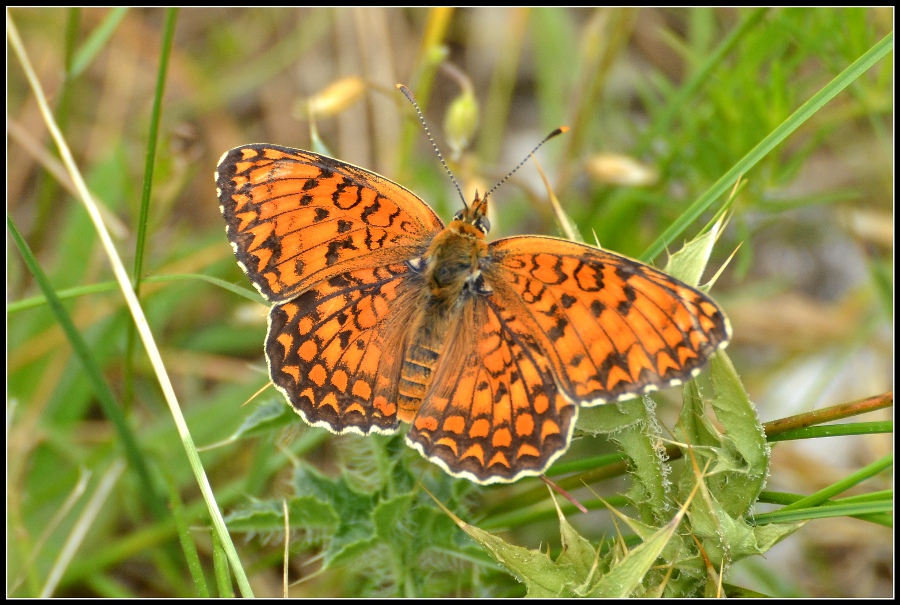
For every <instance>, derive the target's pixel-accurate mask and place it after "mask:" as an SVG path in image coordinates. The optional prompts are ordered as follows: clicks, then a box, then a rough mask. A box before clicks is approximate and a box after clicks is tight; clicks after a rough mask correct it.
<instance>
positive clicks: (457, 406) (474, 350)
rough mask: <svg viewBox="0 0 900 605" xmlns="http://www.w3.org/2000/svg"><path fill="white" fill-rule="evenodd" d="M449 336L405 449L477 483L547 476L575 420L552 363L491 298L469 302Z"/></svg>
mask: <svg viewBox="0 0 900 605" xmlns="http://www.w3.org/2000/svg"><path fill="white" fill-rule="evenodd" d="M448 333H449V339H448V340H447V341H446V342H445V344H444V346H443V347H442V349H441V351H440V355H439V356H438V361H437V366H436V368H435V372H434V375H433V378H432V381H431V384H430V385H429V387H428V390H427V392H426V394H425V397H424V399H423V402H422V406H421V407H420V408H419V411H418V414H417V415H416V417H415V419H414V420H413V423H412V426H411V427H410V430H409V432H408V433H407V436H406V441H407V443H408V444H409V445H410V447H412V448H414V449H416V450H418V451H419V453H421V454H422V455H423V456H425V457H426V458H428V459H429V460H431V461H432V462H434V463H436V464H438V465H439V466H440V467H441V468H443V469H444V470H445V471H447V472H448V473H450V474H451V475H454V476H457V477H465V478H467V479H469V480H471V481H475V482H477V483H485V484H486V483H496V482H512V481H516V480H517V479H519V478H521V477H522V476H525V475H539V474H541V473H543V472H544V470H546V468H547V467H548V466H550V464H552V463H553V461H554V460H556V458H558V457H559V456H561V455H562V454H563V453H564V452H565V451H566V449H567V448H568V446H569V440H570V439H571V435H572V429H573V427H574V426H575V418H576V417H577V415H578V406H576V405H574V404H573V403H571V402H569V401H567V400H566V399H565V398H564V397H563V396H562V395H561V393H560V392H559V389H558V388H557V385H556V383H555V382H554V380H553V376H552V373H551V363H550V360H549V358H548V357H547V355H546V354H544V353H543V352H541V350H540V349H539V348H538V345H537V342H536V340H535V339H534V338H533V337H532V336H531V334H530V333H529V331H528V329H527V328H526V326H525V324H523V323H522V322H521V321H520V320H518V319H517V318H516V317H515V314H514V313H512V312H511V310H510V309H508V308H504V307H503V306H502V305H501V304H498V301H497V300H496V299H495V298H494V297H492V296H490V295H489V296H487V297H481V296H477V297H472V298H470V299H468V300H467V301H466V303H465V306H464V308H463V310H462V312H461V316H460V318H459V320H458V322H457V325H456V326H453V327H451V329H450V330H449V332H448Z"/></svg>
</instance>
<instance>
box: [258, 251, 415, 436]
mask: <svg viewBox="0 0 900 605" xmlns="http://www.w3.org/2000/svg"><path fill="white" fill-rule="evenodd" d="M415 277H416V276H415V275H414V274H412V273H411V272H410V271H409V268H408V266H407V265H406V264H405V263H400V264H395V265H389V266H385V267H374V268H364V269H357V270H355V271H351V272H348V273H342V274H339V275H335V276H332V277H330V278H329V279H327V280H324V281H321V282H318V283H316V284H314V285H313V286H312V287H310V288H308V289H307V290H306V291H304V292H303V293H302V294H300V295H299V296H297V297H296V298H294V299H293V300H290V301H288V302H285V303H282V304H278V305H275V306H273V307H272V310H271V311H270V313H269V332H268V335H267V337H266V357H267V359H268V361H269V373H270V375H271V377H272V381H273V382H274V383H275V385H276V386H277V387H278V389H279V390H280V391H281V392H282V393H283V394H284V395H285V397H286V398H287V399H288V401H290V403H291V405H292V406H293V407H294V409H295V410H296V411H297V413H299V414H300V415H301V416H302V417H303V419H304V420H306V422H308V423H309V424H311V425H313V426H322V427H325V428H327V429H329V430H330V431H332V432H335V433H344V432H353V433H358V434H363V435H365V434H368V433H370V432H377V433H393V432H395V431H396V430H397V428H398V424H399V423H398V419H397V405H396V403H397V383H398V381H399V374H400V364H401V362H402V351H403V348H404V341H405V336H406V326H407V325H408V324H409V321H410V317H411V316H412V314H413V313H414V312H415V306H414V304H413V301H414V299H415V293H416V290H415V288H414V287H412V284H411V283H410V281H411V278H412V279H413V280H414V279H415Z"/></svg>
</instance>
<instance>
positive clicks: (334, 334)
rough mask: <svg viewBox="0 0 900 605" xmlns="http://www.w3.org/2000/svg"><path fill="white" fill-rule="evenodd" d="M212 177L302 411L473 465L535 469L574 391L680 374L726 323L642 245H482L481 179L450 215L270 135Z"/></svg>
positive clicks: (554, 454) (633, 387) (273, 365)
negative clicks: (404, 429)
mask: <svg viewBox="0 0 900 605" xmlns="http://www.w3.org/2000/svg"><path fill="white" fill-rule="evenodd" d="M216 185H217V187H218V195H219V201H220V203H221V210H222V214H223V215H224V216H225V222H226V223H227V227H226V229H227V233H228V239H229V240H230V241H231V245H232V247H233V248H234V254H235V256H236V257H237V261H238V264H239V265H240V266H241V268H242V269H243V270H244V272H245V273H246V274H247V276H248V277H249V278H250V281H252V282H253V285H254V286H256V289H257V290H259V292H260V294H262V296H263V297H265V298H266V300H268V301H270V302H272V303H273V306H272V309H271V311H270V312H269V331H268V335H267V337H266V357H267V359H268V362H269V372H270V374H271V377H272V382H273V383H274V384H275V386H276V387H278V389H279V390H280V391H281V392H282V393H283V394H284V396H285V397H286V398H287V399H288V401H290V403H291V405H292V406H293V407H294V410H295V411H296V412H297V413H298V414H300V416H301V417H302V418H303V419H304V420H305V421H306V422H307V423H309V424H311V425H313V426H321V427H324V428H327V429H328V430H330V431H332V432H334V433H348V432H350V433H358V434H361V435H366V434H368V433H372V432H375V433H386V434H390V433H395V432H396V431H397V430H398V429H399V428H400V422H401V421H403V422H407V423H410V424H411V425H412V426H411V427H410V429H409V432H408V433H407V435H406V442H407V444H409V446H410V447H412V448H414V449H416V450H418V451H419V453H421V454H422V455H423V456H424V457H426V458H428V459H429V460H431V461H432V462H434V463H436V464H438V465H439V466H440V467H441V468H443V469H444V470H445V471H447V472H448V473H450V474H451V475H454V476H457V477H465V478H466V479H469V480H471V481H475V482H477V483H484V484H487V483H495V482H512V481H516V480H517V479H519V478H521V477H523V476H525V475H540V474H541V473H543V472H544V471H545V470H546V469H547V467H549V466H550V464H552V463H553V461H554V460H556V459H557V458H559V457H560V456H561V455H562V454H563V453H564V452H565V451H566V449H568V446H569V441H570V440H571V436H572V429H573V428H574V426H575V419H576V417H577V416H578V406H579V405H586V406H592V405H599V404H601V403H608V402H613V401H620V400H623V399H629V398H632V397H635V396H637V395H641V394H643V393H646V392H648V391H652V390H655V389H658V388H660V387H665V386H671V385H676V384H680V383H682V382H684V381H685V380H688V379H690V378H691V377H692V376H695V375H696V374H697V373H698V372H699V371H700V369H701V368H702V366H703V365H704V364H705V363H706V361H707V359H708V358H709V356H710V355H712V354H713V353H714V352H715V351H716V350H717V349H719V348H722V347H724V346H725V345H726V344H727V343H728V339H729V337H730V327H729V324H728V320H727V318H726V317H725V315H724V313H723V312H722V310H721V309H720V308H719V306H718V305H717V304H716V303H715V302H713V301H712V300H711V299H710V298H708V297H707V296H706V295H704V294H702V293H701V292H699V291H697V290H696V289H694V288H691V287H690V286H687V285H685V284H683V283H681V282H680V281H678V280H676V279H673V278H672V277H669V276H668V275H666V274H664V273H662V272H660V271H658V270H656V269H653V268H652V267H649V266H647V265H644V264H642V263H639V262H637V261H633V260H630V259H628V258H625V257H622V256H619V255H616V254H611V253H609V252H604V251H602V250H599V249H597V248H592V247H589V246H585V245H583V244H577V243H574V242H570V241H566V240H561V239H555V238H550V237H537V236H524V237H508V238H505V239H500V240H497V241H495V242H491V243H489V244H488V243H486V242H485V239H484V237H485V234H486V233H487V231H488V229H489V228H490V225H489V224H488V220H487V217H486V216H485V214H486V212H487V196H486V197H485V198H482V199H480V198H479V197H478V196H477V195H476V197H475V201H473V202H472V204H470V205H468V206H465V207H464V208H463V209H462V210H460V211H459V212H457V213H456V216H454V217H453V220H452V221H451V222H450V224H449V225H447V226H444V224H443V223H442V222H441V220H440V219H439V218H438V217H437V215H436V214H435V213H434V212H433V211H432V210H431V208H429V207H428V205H427V204H425V202H423V201H422V200H421V199H419V198H418V197H417V196H416V195H414V194H413V193H411V192H410V191H408V190H407V189H405V188H403V187H401V186H400V185H398V184H397V183H394V182H392V181H390V180H388V179H386V178H384V177H382V176H379V175H377V174H375V173H373V172H369V171H368V170H363V169H362V168H358V167H356V166H353V165H351V164H347V163H345V162H341V161H339V160H335V159H332V158H329V157H325V156H322V155H319V154H316V153H311V152H309V151H301V150H299V149H291V148H289V147H279V146H276V145H267V144H254V145H243V146H241V147H236V148H234V149H232V150H231V151H228V152H227V153H225V155H223V156H222V159H221V160H220V161H219V165H218V168H217V172H216Z"/></svg>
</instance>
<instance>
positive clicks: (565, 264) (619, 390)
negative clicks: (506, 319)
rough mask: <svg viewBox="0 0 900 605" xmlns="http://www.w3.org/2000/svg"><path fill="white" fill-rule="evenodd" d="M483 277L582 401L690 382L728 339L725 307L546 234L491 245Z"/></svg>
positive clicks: (643, 269)
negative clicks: (723, 311)
mask: <svg viewBox="0 0 900 605" xmlns="http://www.w3.org/2000/svg"><path fill="white" fill-rule="evenodd" d="M489 259H490V260H489V261H488V262H487V263H486V266H485V268H484V275H485V278H486V279H487V280H488V282H489V283H490V284H491V286H492V288H493V290H494V293H493V296H494V297H495V298H497V299H499V300H501V301H502V304H503V305H504V306H506V307H507V308H509V309H510V310H512V311H513V312H514V314H515V315H516V317H518V318H520V319H521V321H522V322H523V323H524V324H525V326H526V328H525V329H526V331H527V332H528V333H529V334H531V335H532V336H533V337H534V338H535V339H536V341H537V342H538V345H539V347H540V349H541V350H543V351H545V352H546V354H547V356H548V358H549V359H550V360H551V363H552V370H553V374H554V375H555V376H556V378H557V380H558V383H559V386H560V388H562V389H563V391H564V393H565V394H566V395H567V396H568V397H569V398H571V399H572V400H574V401H577V402H579V403H581V404H582V405H596V404H600V403H606V402H609V401H615V400H620V399H625V398H628V397H632V396H635V395H639V394H642V393H645V392H647V391H650V390H654V389H657V388H660V387H663V386H670V385H675V384H679V383H681V382H684V381H686V380H688V379H689V378H690V377H691V376H693V375H695V374H696V372H698V371H699V370H700V368H701V367H702V366H703V365H704V364H705V363H706V361H707V359H708V358H709V357H710V355H712V354H713V353H714V352H715V351H716V350H717V349H719V348H721V347H724V346H725V345H726V344H727V342H728V339H729V337H730V327H729V325H728V320H727V319H726V317H725V315H724V314H723V313H722V310H721V309H720V308H719V306H718V305H717V304H716V303H715V302H713V301H712V300H711V299H710V298H709V297H708V296H706V295H705V294H703V293H701V292H699V291H698V290H696V289H694V288H691V287H690V286H687V285H686V284H683V283H681V282H679V281H678V280H675V279H673V278H672V277H670V276H668V275H666V274H665V273H662V272H661V271H658V270H656V269H653V268H652V267H649V266H647V265H644V264H642V263H639V262H637V261H633V260H631V259H628V258H625V257H623V256H619V255H616V254H610V253H608V252H604V251H602V250H599V249H597V248H592V247H589V246H585V245H583V244H577V243H575V242H569V241H566V240H560V239H554V238H544V237H512V238H506V239H502V240H498V241H496V242H493V243H491V244H490V245H489Z"/></svg>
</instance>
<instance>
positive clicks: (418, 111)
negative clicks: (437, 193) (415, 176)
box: [397, 84, 549, 208]
mask: <svg viewBox="0 0 900 605" xmlns="http://www.w3.org/2000/svg"><path fill="white" fill-rule="evenodd" d="M397 88H398V89H399V90H400V92H402V93H403V94H404V95H405V96H406V98H407V99H409V102H410V103H412V106H413V107H415V108H416V114H417V115H418V116H419V121H420V122H421V123H422V128H424V129H425V135H426V136H427V137H428V140H429V141H431V146H432V148H434V152H435V153H436V154H437V157H438V159H439V160H440V161H441V166H443V167H444V170H446V171H447V174H448V175H449V176H450V180H451V181H453V186H454V187H456V192H457V193H459V199H461V200H462V203H463V206H465V207H466V208H468V207H469V205H468V204H467V203H466V198H465V196H463V193H462V189H460V188H459V183H457V182H456V177H454V176H453V173H452V172H450V167H449V166H447V162H445V161H444V156H443V155H442V154H441V150H440V149H438V146H437V143H435V142H434V137H432V136H431V131H430V130H429V129H428V123H427V122H425V116H423V115H422V110H421V109H419V104H418V103H416V100H415V99H414V98H413V96H412V93H411V92H410V91H409V89H408V88H407V87H406V86H404V85H403V84H397ZM548 138H549V137H548ZM538 147H540V145H538ZM532 153H533V152H532Z"/></svg>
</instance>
